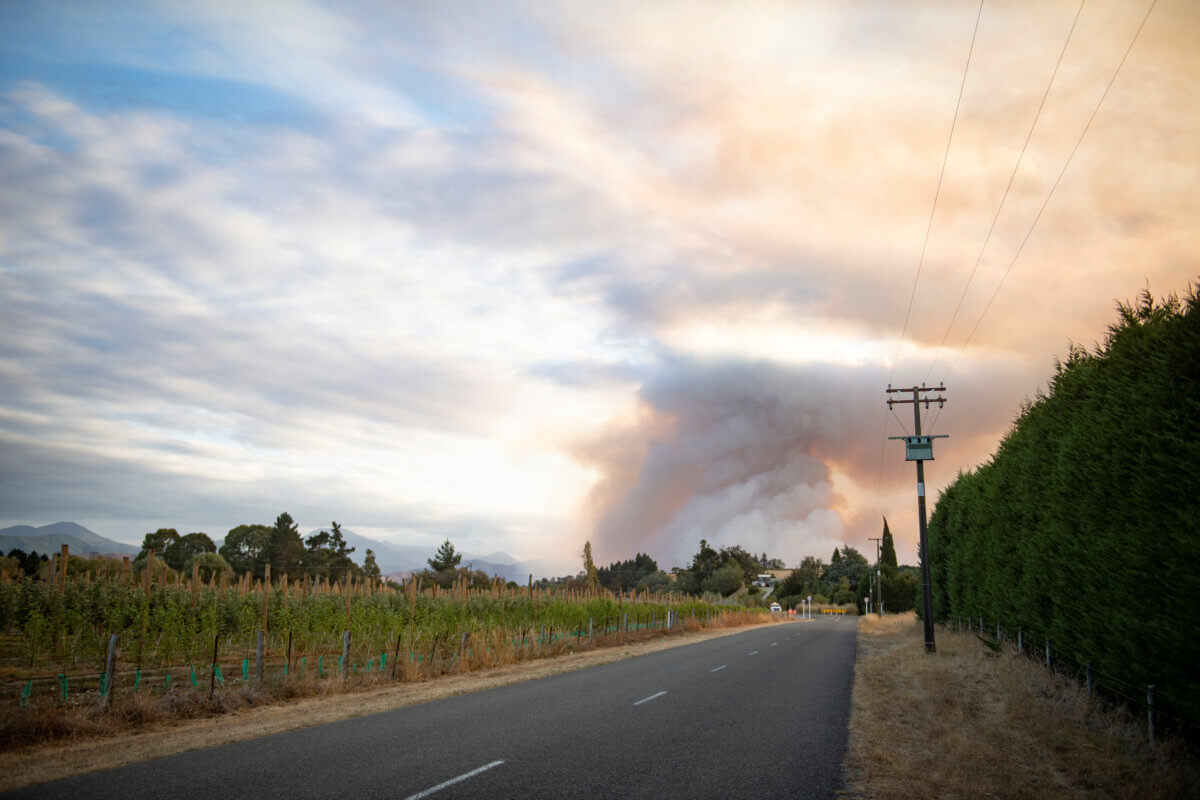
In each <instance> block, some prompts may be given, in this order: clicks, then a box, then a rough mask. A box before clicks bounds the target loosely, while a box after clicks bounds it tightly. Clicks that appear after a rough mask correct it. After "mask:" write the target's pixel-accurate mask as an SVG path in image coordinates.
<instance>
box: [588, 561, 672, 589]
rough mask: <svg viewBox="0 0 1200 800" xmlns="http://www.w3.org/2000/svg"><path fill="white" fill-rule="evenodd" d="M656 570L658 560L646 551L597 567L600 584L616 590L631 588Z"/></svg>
mask: <svg viewBox="0 0 1200 800" xmlns="http://www.w3.org/2000/svg"><path fill="white" fill-rule="evenodd" d="M656 572H658V562H656V561H655V560H654V559H653V558H651V557H650V556H648V555H647V554H645V553H638V554H637V555H636V556H634V557H633V558H630V559H626V560H625V561H616V562H613V563H612V564H609V565H608V566H607V567H597V569H596V575H597V577H599V579H600V585H601V586H607V587H608V588H609V589H612V590H614V591H625V590H627V589H631V588H633V587H634V586H637V585H638V584H639V583H641V582H642V581H643V580H644V579H645V578H647V577H648V576H650V575H653V574H654V573H656ZM664 574H665V573H664Z"/></svg>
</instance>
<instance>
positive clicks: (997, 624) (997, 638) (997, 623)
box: [996, 620, 1000, 642]
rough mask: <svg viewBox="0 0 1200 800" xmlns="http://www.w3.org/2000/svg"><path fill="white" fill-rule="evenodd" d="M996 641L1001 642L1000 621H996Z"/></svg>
mask: <svg viewBox="0 0 1200 800" xmlns="http://www.w3.org/2000/svg"><path fill="white" fill-rule="evenodd" d="M996 641H997V642H998V641H1000V620H996Z"/></svg>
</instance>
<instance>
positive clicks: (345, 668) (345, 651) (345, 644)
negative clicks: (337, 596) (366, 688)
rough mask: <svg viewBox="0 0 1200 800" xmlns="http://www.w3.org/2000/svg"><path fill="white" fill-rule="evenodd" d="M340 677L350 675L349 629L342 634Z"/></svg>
mask: <svg viewBox="0 0 1200 800" xmlns="http://www.w3.org/2000/svg"><path fill="white" fill-rule="evenodd" d="M348 586H349V584H348V583H347V587H348ZM342 677H343V678H348V677H350V631H346V632H345V633H343V634H342Z"/></svg>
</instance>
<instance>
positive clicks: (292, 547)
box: [266, 511, 304, 575]
mask: <svg viewBox="0 0 1200 800" xmlns="http://www.w3.org/2000/svg"><path fill="white" fill-rule="evenodd" d="M266 560H267V562H268V563H269V564H270V565H271V572H272V573H273V574H275V575H280V574H282V573H285V572H287V573H291V574H293V575H295V574H298V573H299V572H300V566H301V563H302V562H303V560H304V540H303V539H301V538H300V528H299V526H298V525H296V522H295V520H293V519H292V515H291V514H289V513H287V512H286V511H285V512H283V513H282V514H280V515H279V516H278V517H276V518H275V527H273V528H271V536H270V539H268V541H267V547H266Z"/></svg>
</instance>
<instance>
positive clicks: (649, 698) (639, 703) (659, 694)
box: [634, 692, 666, 706]
mask: <svg viewBox="0 0 1200 800" xmlns="http://www.w3.org/2000/svg"><path fill="white" fill-rule="evenodd" d="M664 694H666V692H659V693H658V694H652V695H650V696H649V697H643V698H642V699H641V700H638V701H637V702H636V703H634V705H635V706H640V705H641V704H642V703H649V702H650V701H651V700H653V699H654V698H656V697H662V696H663V695H664Z"/></svg>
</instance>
